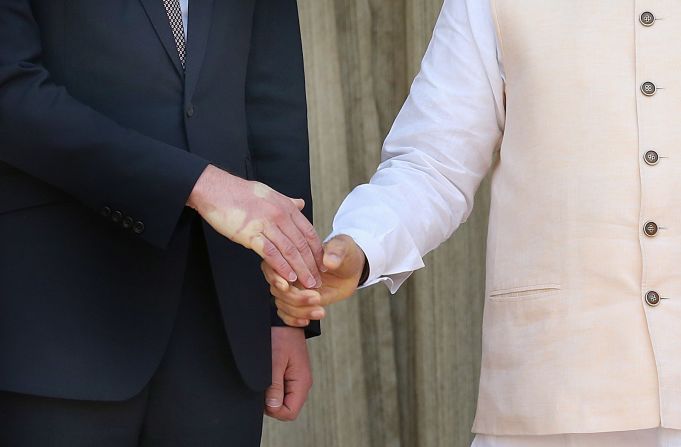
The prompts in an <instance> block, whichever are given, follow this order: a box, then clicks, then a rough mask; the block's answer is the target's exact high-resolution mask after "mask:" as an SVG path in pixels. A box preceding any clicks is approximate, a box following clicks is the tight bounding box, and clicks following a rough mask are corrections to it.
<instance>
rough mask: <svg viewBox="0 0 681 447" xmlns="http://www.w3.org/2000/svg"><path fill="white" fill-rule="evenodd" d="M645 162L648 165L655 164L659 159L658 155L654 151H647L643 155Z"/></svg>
mask: <svg viewBox="0 0 681 447" xmlns="http://www.w3.org/2000/svg"><path fill="white" fill-rule="evenodd" d="M643 160H645V162H646V164H648V165H650V166H655V165H656V164H657V163H658V162H659V161H660V155H659V154H658V153H657V152H655V151H648V152H646V153H645V155H644V156H643Z"/></svg>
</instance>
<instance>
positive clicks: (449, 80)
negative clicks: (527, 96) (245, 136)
mask: <svg viewBox="0 0 681 447" xmlns="http://www.w3.org/2000/svg"><path fill="white" fill-rule="evenodd" d="M500 60H501V58H500V53H499V49H498V45H497V39H496V31H495V25H494V22H493V18H492V14H491V11H490V5H489V2H488V1H486V0H445V2H444V6H443V8H442V11H441V13H440V17H439V19H438V21H437V25H436V27H435V31H434V34H433V38H432V40H431V42H430V45H429V47H428V50H427V52H426V55H425V58H424V59H423V62H422V66H421V71H420V73H419V74H418V76H417V77H416V79H415V81H414V83H413V85H412V88H411V93H410V95H409V97H408V98H407V100H406V102H405V104H404V106H403V108H402V110H401V112H400V114H399V115H398V117H397V119H396V121H395V123H394V125H393V127H392V129H391V131H390V133H389V135H388V137H387V139H386V141H385V144H384V147H383V152H382V162H381V164H380V166H379V167H378V170H377V172H376V174H375V175H374V176H373V177H372V179H371V181H370V182H369V183H368V184H365V185H361V186H359V187H357V188H356V189H355V190H354V191H353V192H352V193H350V195H349V196H348V197H347V198H346V199H345V201H344V202H343V204H342V205H341V207H340V209H339V211H338V213H337V215H336V217H335V219H334V225H333V232H332V234H331V236H330V237H333V236H335V235H338V234H346V235H348V236H351V237H352V238H353V239H354V240H355V241H356V242H357V244H358V245H359V246H360V247H361V248H362V249H363V250H364V252H365V254H366V256H367V260H368V262H369V265H370V275H369V280H368V281H367V282H366V286H369V285H372V284H375V283H377V282H381V281H382V282H385V283H386V285H387V286H388V287H389V288H390V290H391V291H392V292H393V293H394V292H396V291H397V289H398V288H399V287H400V285H401V284H402V283H403V282H404V281H405V280H406V279H407V278H408V277H409V275H410V274H411V273H412V272H413V271H414V270H417V269H419V268H421V267H423V266H424V263H423V256H425V255H426V254H427V253H428V252H429V251H431V250H433V249H435V248H436V247H437V246H439V245H440V244H441V243H442V242H444V241H445V240H446V239H448V238H449V237H450V236H451V235H452V233H453V232H454V231H455V230H456V229H457V228H458V227H459V225H460V224H461V223H462V222H464V221H465V220H466V219H467V218H468V216H469V215H470V213H471V211H472V208H473V199H474V196H475V193H476V191H477V189H478V187H479V185H480V182H481V181H482V179H483V178H484V177H485V175H486V173H487V171H488V170H489V168H490V166H491V164H492V160H493V157H494V152H495V150H496V149H497V147H498V145H499V142H500V140H501V135H502V132H503V127H504V120H505V113H504V79H503V69H502V67H501V62H500Z"/></svg>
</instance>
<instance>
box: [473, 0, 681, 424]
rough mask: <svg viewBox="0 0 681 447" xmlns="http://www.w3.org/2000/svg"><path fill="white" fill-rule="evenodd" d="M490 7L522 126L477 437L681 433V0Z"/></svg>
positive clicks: (511, 0) (489, 308)
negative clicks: (659, 429) (635, 431)
mask: <svg viewBox="0 0 681 447" xmlns="http://www.w3.org/2000/svg"><path fill="white" fill-rule="evenodd" d="M488 1H489V0H488ZM491 1H492V10H493V11H494V12H493V14H494V15H495V19H496V23H497V27H498V38H499V40H500V45H501V47H502V51H503V62H504V68H505V72H506V81H507V86H506V105H507V123H506V130H505V135H504V139H503V142H502V146H501V149H500V156H499V161H498V162H497V163H496V164H495V166H494V168H493V177H492V184H493V185H492V205H491V215H490V227H489V237H488V258H487V271H488V277H487V293H486V306H485V315H484V323H483V359H482V372H481V383H480V396H479V402H478V413H477V416H476V421H475V425H474V431H475V432H478V433H487V434H498V435H513V434H524V435H533V434H554V433H585V432H602V431H620V430H633V429H641V428H651V427H657V426H660V425H662V426H663V427H667V428H675V429H681V1H679V0H491Z"/></svg>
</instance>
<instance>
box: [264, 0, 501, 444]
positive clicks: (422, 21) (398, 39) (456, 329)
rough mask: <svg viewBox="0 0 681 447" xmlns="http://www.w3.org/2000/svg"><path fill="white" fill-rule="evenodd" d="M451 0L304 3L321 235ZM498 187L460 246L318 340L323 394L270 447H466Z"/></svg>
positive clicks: (280, 428) (364, 165)
mask: <svg viewBox="0 0 681 447" xmlns="http://www.w3.org/2000/svg"><path fill="white" fill-rule="evenodd" d="M441 4H442V0H299V6H300V13H301V26H302V29H303V40H304V47H305V57H306V65H307V77H308V100H309V108H310V136H311V143H312V158H313V167H312V168H313V171H314V174H313V178H314V193H315V200H316V219H317V228H318V230H319V231H320V232H321V233H324V234H326V233H327V232H328V231H329V228H330V222H331V219H332V217H333V214H334V211H335V210H336V208H337V207H338V205H339V204H340V202H341V200H342V199H343V197H345V195H346V194H347V193H348V192H349V191H350V190H351V189H352V188H353V187H354V186H356V185H357V184H359V183H361V182H365V181H366V180H368V178H369V177H370V176H371V174H372V172H373V171H374V170H375V168H376V166H377V164H378V160H379V155H380V147H381V142H382V140H383V138H384V137H385V135H386V134H387V132H388V130H389V129H390V125H391V123H392V121H393V119H394V117H395V115H396V114H397V112H398V111H399V108H400V106H401V104H402V102H403V101H404V98H405V97H406V95H407V92H408V88H409V84H410V83H411V80H412V79H413V77H414V75H415V74H416V72H417V71H418V66H419V62H420V60H421V58H422V56H423V53H424V51H425V48H426V45H427V43H428V41H429V40H430V35H431V32H432V29H433V25H434V22H435V19H436V17H437V14H438V12H439V9H440V6H441ZM487 196H488V191H487V186H483V189H482V190H481V192H480V194H478V203H477V207H476V212H475V213H474V215H473V216H472V217H471V219H470V220H469V222H468V223H467V224H466V225H465V226H464V227H463V228H462V229H460V230H459V231H458V232H457V234H456V236H455V237H454V238H453V240H451V241H449V242H448V243H447V244H445V245H444V246H443V247H441V248H440V249H438V250H437V251H436V252H435V253H434V254H432V255H431V256H429V258H428V259H427V262H426V263H427V265H428V268H427V269H425V270H423V271H421V272H419V273H417V274H416V275H415V276H414V277H412V279H411V280H410V281H409V283H408V284H407V285H406V286H404V287H403V288H402V290H401V291H400V292H399V294H398V295H397V296H395V297H390V296H389V295H388V293H387V291H386V290H385V289H384V288H383V287H382V286H381V287H374V288H372V289H370V290H368V291H364V292H362V293H360V294H359V297H356V298H354V299H352V300H350V301H349V302H346V303H343V304H340V305H337V306H336V307H334V308H333V309H331V311H330V317H329V318H328V319H327V320H326V321H325V322H324V325H323V328H324V336H323V337H322V338H319V339H315V340H313V341H311V342H310V348H311V353H312V362H313V369H314V375H315V386H314V388H313V391H312V395H311V397H310V400H309V402H308V404H307V407H306V409H305V410H304V413H303V414H302V416H301V418H300V420H299V421H297V422H295V423H292V424H283V423H278V422H273V421H267V422H266V424H265V431H264V440H263V446H266V447H283V446H286V447H289V446H296V447H308V446H309V447H312V446H314V447H319V446H323V447H364V446H366V447H397V446H403V447H431V446H433V447H435V446H453V447H464V446H467V445H469V442H470V439H471V435H470V433H469V432H470V426H471V422H472V418H473V413H474V406H475V395H476V392H477V382H478V370H479V362H480V357H479V352H480V320H481V316H482V301H483V286H484V279H483V275H484V256H483V252H484V244H485V234H486V215H487V202H488V201H487V198H486V197H487Z"/></svg>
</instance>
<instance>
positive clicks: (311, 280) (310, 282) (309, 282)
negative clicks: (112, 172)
mask: <svg viewBox="0 0 681 447" xmlns="http://www.w3.org/2000/svg"><path fill="white" fill-rule="evenodd" d="M305 285H306V286H307V287H308V288H310V289H311V288H314V287H315V286H316V285H317V280H316V279H314V277H312V276H310V277H309V278H307V281H305Z"/></svg>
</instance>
